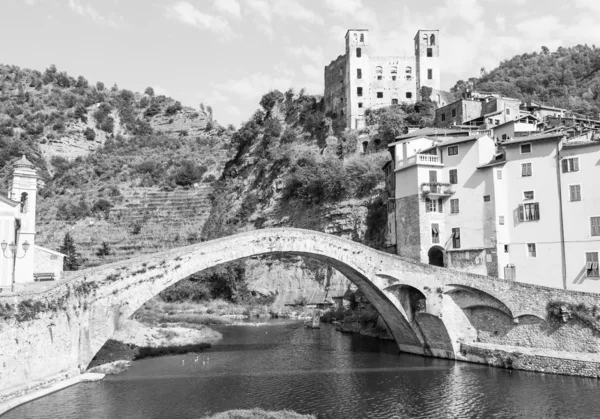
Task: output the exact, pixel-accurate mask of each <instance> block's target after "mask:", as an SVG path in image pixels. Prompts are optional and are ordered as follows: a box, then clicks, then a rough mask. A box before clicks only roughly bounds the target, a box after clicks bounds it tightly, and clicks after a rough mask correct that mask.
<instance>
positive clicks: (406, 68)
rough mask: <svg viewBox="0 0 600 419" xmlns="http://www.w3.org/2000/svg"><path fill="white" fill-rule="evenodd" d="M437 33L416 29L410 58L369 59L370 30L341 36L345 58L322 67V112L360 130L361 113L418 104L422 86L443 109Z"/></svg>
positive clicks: (362, 122) (436, 31)
mask: <svg viewBox="0 0 600 419" xmlns="http://www.w3.org/2000/svg"><path fill="white" fill-rule="evenodd" d="M439 41H440V39H439V30H422V29H421V30H419V31H417V34H416V35H415V39H414V42H415V55H414V56H409V57H401V56H387V57H375V56H371V55H370V54H369V53H370V46H369V31H368V30H367V29H350V30H348V32H346V53H345V54H344V55H340V56H339V57H338V58H336V59H335V60H333V61H332V62H331V63H330V64H329V65H328V66H325V111H326V112H329V113H331V114H334V115H335V116H337V117H343V118H344V119H345V120H346V127H348V128H352V129H362V128H364V126H365V121H364V112H365V109H368V108H371V109H376V108H381V107H384V106H389V105H394V104H398V103H401V102H411V103H412V102H414V101H416V100H418V99H419V97H418V96H419V94H420V91H421V87H423V86H428V87H431V88H432V89H433V92H432V97H431V99H432V100H434V101H436V102H437V103H438V105H439V106H444V105H445V103H444V100H443V94H441V93H442V92H440V54H439V53H440V45H439Z"/></svg>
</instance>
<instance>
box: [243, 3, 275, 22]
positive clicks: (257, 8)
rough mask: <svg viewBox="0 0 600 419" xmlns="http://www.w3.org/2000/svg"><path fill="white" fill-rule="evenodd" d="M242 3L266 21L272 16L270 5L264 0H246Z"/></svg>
mask: <svg viewBox="0 0 600 419" xmlns="http://www.w3.org/2000/svg"><path fill="white" fill-rule="evenodd" d="M244 5H245V6H246V7H247V8H248V9H250V10H251V11H252V12H253V13H255V14H257V15H258V16H260V17H262V18H263V19H264V20H266V21H267V22H270V21H271V19H272V18H273V12H272V10H271V5H270V4H269V2H267V1H266V0H246V2H245V3H244Z"/></svg>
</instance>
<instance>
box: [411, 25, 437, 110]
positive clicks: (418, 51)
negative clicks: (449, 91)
mask: <svg viewBox="0 0 600 419" xmlns="http://www.w3.org/2000/svg"><path fill="white" fill-rule="evenodd" d="M439 34H440V31H439V30H437V29H436V30H425V29H420V30H418V31H417V34H416V35H415V61H416V65H417V77H416V80H417V96H418V98H419V100H421V99H422V98H421V97H420V96H421V87H423V86H428V87H431V88H432V89H434V90H440V84H441V83H440V37H439Z"/></svg>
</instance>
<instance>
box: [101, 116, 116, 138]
mask: <svg viewBox="0 0 600 419" xmlns="http://www.w3.org/2000/svg"><path fill="white" fill-rule="evenodd" d="M114 128H115V120H114V119H113V117H112V116H109V117H107V118H105V119H104V121H102V123H101V124H100V129H101V130H102V131H104V132H106V133H108V134H112V132H113V129H114Z"/></svg>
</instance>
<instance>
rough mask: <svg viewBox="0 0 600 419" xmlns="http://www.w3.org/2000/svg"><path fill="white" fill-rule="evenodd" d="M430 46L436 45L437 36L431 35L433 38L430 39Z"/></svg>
mask: <svg viewBox="0 0 600 419" xmlns="http://www.w3.org/2000/svg"><path fill="white" fill-rule="evenodd" d="M429 45H431V46H433V45H435V35H434V34H431V36H430V37H429Z"/></svg>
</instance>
